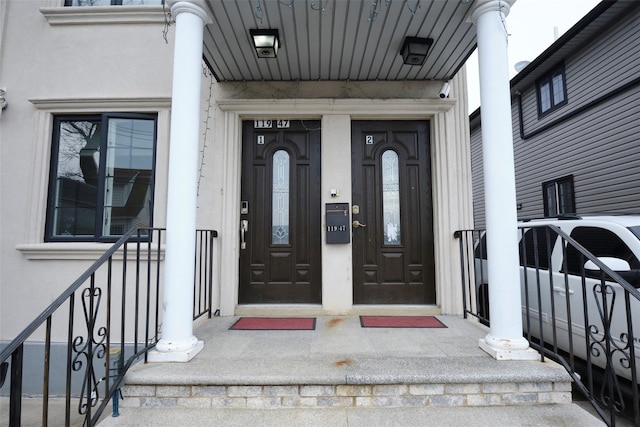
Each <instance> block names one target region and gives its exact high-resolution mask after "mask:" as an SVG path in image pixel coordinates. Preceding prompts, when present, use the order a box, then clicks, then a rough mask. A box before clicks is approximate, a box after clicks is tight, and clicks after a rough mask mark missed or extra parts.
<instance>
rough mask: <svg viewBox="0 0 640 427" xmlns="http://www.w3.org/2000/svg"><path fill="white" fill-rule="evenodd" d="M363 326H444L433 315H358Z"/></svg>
mask: <svg viewBox="0 0 640 427" xmlns="http://www.w3.org/2000/svg"><path fill="white" fill-rule="evenodd" d="M360 325H361V326H362V327H363V328H446V326H445V324H444V323H442V322H441V321H439V320H438V319H436V318H435V317H434V316H360Z"/></svg>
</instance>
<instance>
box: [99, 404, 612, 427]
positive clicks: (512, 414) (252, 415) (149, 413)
mask: <svg viewBox="0 0 640 427" xmlns="http://www.w3.org/2000/svg"><path fill="white" fill-rule="evenodd" d="M214 425H217V426H243V427H244V426H261V427H271V426H273V427H286V426H304V427H315V426H318V427H320V426H331V427H341V426H345V427H346V426H349V427H371V426H376V427H383V426H438V427H440V426H465V427H475V426H483V427H484V426H501V425H508V426H512V427H518V426H567V427H569V426H571V427H574V426H581V427H590V426H603V425H604V423H602V422H601V421H600V420H599V419H597V418H595V417H594V416H592V415H590V414H589V413H588V412H586V411H585V410H583V409H582V408H580V407H579V406H578V405H575V404H559V405H536V406H491V407H421V408H384V409H383V408H322V409H320V408H295V409H293V408H289V409H284V408H280V409H187V408H173V409H167V408H124V409H123V410H122V411H121V415H120V416H119V417H117V418H107V419H105V420H104V421H103V422H102V423H100V427H112V426H113V427H123V426H136V427H137V426H160V427H162V426H171V427H178V426H189V427H199V426H214Z"/></svg>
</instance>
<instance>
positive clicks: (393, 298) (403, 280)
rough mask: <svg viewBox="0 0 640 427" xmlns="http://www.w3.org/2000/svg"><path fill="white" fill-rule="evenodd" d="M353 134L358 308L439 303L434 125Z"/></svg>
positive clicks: (357, 127) (357, 128)
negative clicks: (433, 188) (431, 143)
mask: <svg viewBox="0 0 640 427" xmlns="http://www.w3.org/2000/svg"><path fill="white" fill-rule="evenodd" d="M351 129H352V131H351V133H352V134H351V152H352V154H351V155H352V174H353V184H352V185H353V207H352V209H353V220H354V227H353V276H354V284H353V288H354V303H356V304H434V303H435V302H436V301H435V273H434V256H433V209H432V199H431V160H430V147H429V123H428V122H426V121H391V122H382V121H354V122H353V123H352V127H351ZM355 221H358V222H359V223H360V224H363V225H364V226H362V225H361V226H358V225H357V223H355Z"/></svg>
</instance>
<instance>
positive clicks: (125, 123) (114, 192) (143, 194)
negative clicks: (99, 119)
mask: <svg viewBox="0 0 640 427" xmlns="http://www.w3.org/2000/svg"><path fill="white" fill-rule="evenodd" d="M108 126H109V127H108V134H107V150H106V162H105V163H106V164H105V189H104V216H103V230H102V233H103V235H105V236H119V235H122V234H124V233H125V232H127V231H128V230H129V229H131V228H133V227H149V225H150V218H151V178H152V171H153V146H154V132H155V125H154V121H153V120H145V119H122V118H119V119H109V122H108Z"/></svg>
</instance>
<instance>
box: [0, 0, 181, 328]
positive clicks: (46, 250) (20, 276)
mask: <svg viewBox="0 0 640 427" xmlns="http://www.w3.org/2000/svg"><path fill="white" fill-rule="evenodd" d="M1 3H2V13H0V17H3V16H4V25H3V27H2V36H1V38H0V43H1V45H0V85H2V86H5V87H6V88H7V98H8V101H9V106H8V108H7V109H5V110H4V111H3V114H2V116H0V141H1V142H0V162H1V163H0V339H3V340H6V339H11V338H13V337H15V335H17V333H18V332H20V330H21V329H22V328H24V327H25V326H26V325H27V324H28V323H29V322H30V321H31V320H33V319H34V318H35V317H36V315H37V314H39V312H40V311H42V310H43V309H44V308H45V307H46V306H47V305H48V304H49V303H50V302H52V301H53V300H54V299H55V298H56V297H57V296H58V295H59V294H60V293H61V292H62V291H63V290H64V289H66V288H67V287H68V286H69V285H70V284H71V283H72V282H73V281H74V280H75V279H76V278H77V277H78V276H79V274H80V273H81V272H82V271H83V270H84V269H86V268H87V267H88V266H89V265H90V264H91V262H92V261H95V260H96V259H97V258H98V257H99V256H100V255H101V254H102V253H104V251H105V250H106V248H107V247H108V245H105V244H98V243H56V244H44V243H43V241H44V226H45V220H46V212H45V211H46V204H47V191H48V181H49V176H48V174H49V166H50V165H49V161H50V151H51V134H52V117H53V114H57V113H78V114H82V113H93V112H107V111H126V112H155V113H158V149H157V166H156V167H157V171H158V173H157V183H156V195H157V196H158V197H157V198H156V203H155V212H154V213H155V223H156V224H158V225H161V224H163V218H164V211H165V203H164V200H165V194H166V173H164V172H165V171H166V165H167V162H168V157H167V153H168V150H167V148H168V130H169V117H170V94H171V68H172V61H173V47H172V45H171V38H170V37H171V34H169V43H168V44H167V43H166V42H165V40H164V39H163V36H162V30H163V28H164V19H163V14H162V9H161V8H159V7H147V8H135V13H132V14H130V15H127V16H122V15H118V14H117V13H113V10H114V8H106V9H110V11H107V12H109V13H106V12H105V10H104V9H105V8H95V9H94V8H83V9H84V10H88V11H89V12H91V13H90V14H89V15H87V16H82V17H79V16H77V14H76V15H73V14H70V13H69V12H70V9H77V8H63V7H54V6H61V5H62V1H61V0H29V1H20V0H11V1H3V2H1ZM89 9H90V10H89ZM60 12H64V13H65V15H60ZM116 12H117V10H116ZM132 12H134V11H132ZM98 17H99V19H98ZM77 19H80V22H82V23H83V24H82V25H79V24H78V23H77V21H74V20H77ZM100 20H101V21H102V22H99V21H100ZM132 20H142V21H143V23H137V24H136V23H132Z"/></svg>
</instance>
